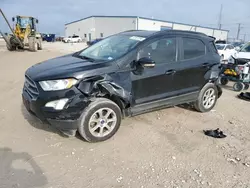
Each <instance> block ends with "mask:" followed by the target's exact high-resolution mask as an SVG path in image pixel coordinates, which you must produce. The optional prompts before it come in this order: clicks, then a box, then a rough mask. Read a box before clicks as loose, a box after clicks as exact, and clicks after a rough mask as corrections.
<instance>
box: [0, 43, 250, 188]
mask: <svg viewBox="0 0 250 188" xmlns="http://www.w3.org/2000/svg"><path fill="white" fill-rule="evenodd" d="M83 47H84V44H73V45H71V44H63V43H54V44H50V43H45V44H44V50H43V51H39V52H37V53H32V52H28V51H24V52H8V51H6V50H5V45H3V42H0V65H1V69H0V80H1V83H0V91H1V97H0V104H1V106H0V128H1V131H0V188H11V187H14V188H17V187H18V188H19V187H21V188H33V187H45V188H69V187H70V188H79V187H84V188H85V187H93V188H99V187H100V188H111V187H115V188H116V187H124V188H127V187H131V188H155V187H159V188H161V187H170V188H172V187H179V188H182V187H183V188H186V187H191V188H193V187H194V188H196V187H214V188H218V187H220V188H223V187H227V188H231V187H232V188H233V187H236V188H245V187H250V180H249V174H250V151H249V148H250V138H249V135H250V124H249V122H250V118H249V103H248V102H245V101H242V100H239V99H237V98H236V95H237V93H236V92H234V91H232V89H231V88H232V87H231V86H232V84H231V85H229V86H228V87H226V88H224V89H223V92H224V93H223V96H222V97H221V98H220V99H219V101H218V104H217V106H216V107H215V109H214V110H213V111H211V112H209V113H205V114H201V113H198V112H195V111H193V110H192V109H189V108H187V107H173V108H168V109H165V110H161V111H156V112H152V113H147V114H144V115H140V116H137V117H134V118H127V119H125V120H123V122H122V126H121V128H120V130H119V131H118V132H117V134H116V135H115V136H114V137H113V138H111V139H110V140H108V141H106V142H102V143H95V144H90V143H87V142H84V141H83V140H81V139H80V137H79V136H77V137H76V138H74V137H73V138H65V137H63V136H61V134H59V133H58V132H57V131H56V130H55V129H53V128H51V127H50V126H49V125H47V124H42V123H40V122H39V121H38V120H37V119H35V118H33V117H32V116H30V115H29V114H28V113H27V111H26V109H25V108H24V107H23V105H22V102H21V92H22V86H23V81H24V72H25V70H26V69H27V68H28V67H30V66H31V65H33V64H36V63H38V62H41V61H43V60H46V59H49V58H52V57H56V56H59V55H63V54H66V53H70V52H72V51H74V50H78V49H80V48H83ZM216 128H220V129H222V130H223V131H224V132H225V134H227V138H225V139H214V138H210V137H207V136H205V135H204V134H203V132H202V130H204V129H216Z"/></svg>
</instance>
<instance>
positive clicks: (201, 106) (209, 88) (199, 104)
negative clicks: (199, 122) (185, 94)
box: [194, 83, 218, 113]
mask: <svg viewBox="0 0 250 188" xmlns="http://www.w3.org/2000/svg"><path fill="white" fill-rule="evenodd" d="M210 92H211V95H212V92H213V96H211V106H207V107H206V106H205V105H206V102H205V101H206V99H207V100H210V98H209V99H208V98H206V97H205V96H206V95H207V94H209V95H210ZM212 98H213V100H212ZM217 99H218V89H217V87H216V85H215V84H214V83H208V84H206V85H205V86H204V87H203V88H202V90H201V91H200V93H199V96H198V100H197V101H196V102H194V108H195V109H196V110H197V111H198V112H202V113H204V112H209V111H210V110H212V109H213V108H214V106H215V104H216V102H217Z"/></svg>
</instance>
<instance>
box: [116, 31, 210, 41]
mask: <svg viewBox="0 0 250 188" xmlns="http://www.w3.org/2000/svg"><path fill="white" fill-rule="evenodd" d="M119 34H123V35H128V36H140V37H145V38H148V37H151V36H154V37H156V36H163V35H171V34H179V35H188V36H190V35H191V36H198V37H205V38H209V39H210V40H214V38H213V37H210V36H207V35H206V34H204V33H199V32H195V31H185V30H172V29H171V30H163V31H146V30H130V31H124V32H122V33H119Z"/></svg>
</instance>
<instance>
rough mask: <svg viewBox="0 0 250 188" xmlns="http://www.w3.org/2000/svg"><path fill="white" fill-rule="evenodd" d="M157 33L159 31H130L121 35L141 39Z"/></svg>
mask: <svg viewBox="0 0 250 188" xmlns="http://www.w3.org/2000/svg"><path fill="white" fill-rule="evenodd" d="M156 32H157V31H144V30H130V31H125V32H122V33H120V34H123V35H127V36H140V37H146V38H147V37H149V36H151V35H152V34H154V33H156Z"/></svg>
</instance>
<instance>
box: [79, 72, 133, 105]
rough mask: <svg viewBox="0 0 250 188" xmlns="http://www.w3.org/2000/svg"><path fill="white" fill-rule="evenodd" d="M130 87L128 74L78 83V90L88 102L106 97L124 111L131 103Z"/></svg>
mask: <svg viewBox="0 0 250 188" xmlns="http://www.w3.org/2000/svg"><path fill="white" fill-rule="evenodd" d="M131 87H132V86H131V78H130V74H129V72H120V73H112V74H105V75H101V76H92V77H88V78H85V79H84V80H82V81H81V82H80V84H79V86H78V89H79V90H80V91H81V92H82V93H83V94H84V95H86V97H87V98H88V99H89V100H90V101H92V100H94V99H95V98H97V97H106V98H109V99H110V100H112V101H114V102H115V103H116V104H117V105H118V106H119V107H120V108H121V109H124V108H127V107H129V106H130V104H131V102H132V101H131V100H132V98H131Z"/></svg>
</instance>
